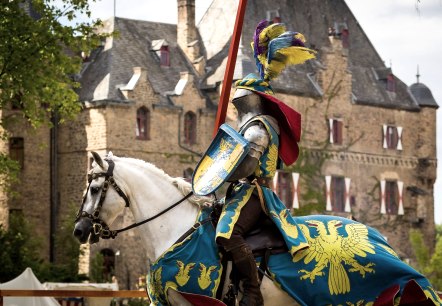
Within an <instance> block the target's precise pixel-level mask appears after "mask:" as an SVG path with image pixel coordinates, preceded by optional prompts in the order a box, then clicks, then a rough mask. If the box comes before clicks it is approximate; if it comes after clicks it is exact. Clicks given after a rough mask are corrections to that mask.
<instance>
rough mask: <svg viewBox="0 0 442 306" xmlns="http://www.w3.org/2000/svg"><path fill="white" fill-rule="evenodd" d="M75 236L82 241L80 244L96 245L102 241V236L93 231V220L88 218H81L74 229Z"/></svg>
mask: <svg viewBox="0 0 442 306" xmlns="http://www.w3.org/2000/svg"><path fill="white" fill-rule="evenodd" d="M73 234H74V236H75V238H77V239H78V241H80V243H86V242H88V240H89V243H96V242H98V240H100V236H99V235H96V234H95V233H94V231H93V223H92V220H90V219H88V218H81V219H80V220H79V221H78V222H77V223H75V227H74V233H73Z"/></svg>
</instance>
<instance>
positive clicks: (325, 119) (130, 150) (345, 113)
mask: <svg viewBox="0 0 442 306" xmlns="http://www.w3.org/2000/svg"><path fill="white" fill-rule="evenodd" d="M315 1H316V0H315ZM221 2H222V1H221ZM221 2H220V1H218V0H217V1H214V4H213V6H215V8H216V7H217V6H219V5H220V4H221ZM227 2H228V1H227ZM264 2H265V3H264ZM326 2H327V1H326ZM222 3H224V2H222ZM263 3H264V4H266V3H267V1H263ZM337 3H338V4H339V5H338V6H342V5H344V6H345V3H344V2H343V1H337ZM342 3H344V4H342ZM192 5H193V6H192ZM223 5H224V6H228V3H225V4H223ZM253 5H254V4H253V3H251V4H250V5H249V6H250V7H249V11H248V13H247V14H249V15H246V20H252V21H253V23H254V24H256V23H255V22H256V20H255V19H256V18H259V16H258V15H260V14H261V13H260V12H259V11H258V9H257V8H255V7H253ZM266 5H267V6H269V7H271V5H270V4H268V3H267V4H266ZM315 5H316V6H317V7H318V9H319V8H320V9H321V10H322V9H323V8H324V7H325V6H320V5H319V4H315V3H312V4H311V6H312V7H313V8H315V9H316V6H315ZM178 6H179V7H181V9H183V8H186V10H180V11H179V20H180V21H181V22H180V24H179V25H178V27H177V26H174V25H166V24H156V23H150V22H143V21H135V20H128V19H122V18H115V19H113V20H111V21H110V22H108V23H106V27H108V28H109V30H117V31H119V32H120V34H119V37H115V38H108V39H107V41H106V43H105V44H104V46H103V48H102V49H100V50H97V51H96V53H94V54H93V55H92V56H91V58H92V59H91V62H88V63H85V68H84V69H83V71H82V74H81V75H80V77H81V82H82V88H81V90H80V92H79V94H80V98H81V100H82V102H83V104H84V108H83V110H82V112H81V113H80V114H79V116H78V117H77V118H76V120H74V121H71V122H66V123H64V124H61V125H59V126H58V130H57V134H56V137H55V138H54V135H53V136H52V137H51V130H49V129H46V128H43V129H39V130H37V131H32V130H31V129H30V128H29V127H27V126H26V124H25V123H20V122H19V123H17V124H16V125H15V126H12V127H11V129H10V133H11V136H13V137H23V138H24V143H25V148H24V152H25V163H24V168H23V170H22V173H21V179H22V182H21V183H20V185H17V186H15V189H16V190H17V191H18V192H19V193H20V194H21V196H20V197H19V198H16V199H10V198H8V197H5V198H4V200H3V201H1V203H0V220H2V222H6V220H7V213H8V211H9V210H10V209H21V210H22V211H23V212H24V213H25V216H26V217H27V218H28V219H29V221H30V222H31V223H33V224H35V225H36V232H37V234H38V236H39V237H41V238H42V240H43V241H44V243H43V247H42V251H41V252H42V254H43V255H44V256H45V257H46V258H49V257H50V241H49V238H48V237H49V236H50V222H48V221H47V220H50V219H51V216H50V210H51V207H54V206H51V201H52V203H55V207H56V209H57V217H56V220H55V221H56V223H57V224H59V222H61V220H63V219H64V218H66V217H72V216H71V215H70V214H72V208H71V207H72V206H77V207H78V206H79V204H80V203H81V199H82V194H83V192H84V190H85V188H86V181H87V180H86V174H87V171H88V170H89V169H90V163H91V156H90V151H96V152H97V153H99V154H101V155H104V154H106V153H107V152H109V151H112V152H113V153H114V155H117V156H127V157H135V158H139V159H142V160H145V161H148V162H151V163H153V164H155V165H156V166H158V167H159V168H161V169H163V170H164V171H165V172H166V173H168V174H169V175H171V176H185V175H189V174H190V173H191V172H192V171H193V169H194V167H195V166H196V164H197V162H198V161H199V158H200V154H201V153H202V152H204V151H205V149H206V148H207V147H208V145H209V144H210V141H211V139H212V133H213V126H214V122H215V115H216V104H217V101H218V99H219V93H220V88H221V86H222V79H220V77H221V78H222V75H223V73H221V72H222V71H223V69H224V68H223V67H224V66H225V62H226V60H225V58H226V54H225V53H226V48H225V46H226V45H225V44H224V43H225V42H224V41H222V42H218V43H217V42H216V41H215V40H216V38H217V37H222V39H221V40H226V39H228V37H229V35H225V33H224V35H221V34H222V33H221V34H220V35H218V36H216V37H213V36H210V33H211V31H208V29H215V28H214V27H213V21H211V20H212V19H216V18H218V19H220V20H221V19H222V20H227V19H225V18H224V19H223V18H222V16H218V15H217V16H214V17H213V18H210V17H211V16H210V14H206V16H205V17H204V18H203V22H202V23H201V24H200V28H199V29H196V28H195V27H194V20H193V21H192V18H194V2H193V1H189V0H180V1H178ZM307 6H308V5H300V6H299V7H301V8H305V7H307ZM262 7H266V6H265V5H263V6H261V8H262ZM330 7H332V6H330ZM333 7H334V6H333ZM341 10H342V12H343V14H344V15H345V14H348V13H347V11H346V10H345V7H344V8H342V7H341ZM225 11H228V10H225ZM225 11H224V12H225ZM213 12H216V14H222V12H221V11H220V10H213ZM321 12H322V11H321ZM281 13H282V15H283V21H286V20H296V22H295V24H297V25H299V24H303V23H302V22H300V21H299V20H300V19H302V18H304V17H302V14H301V15H300V13H297V14H296V16H295V15H294V17H293V19H289V18H290V17H289V14H290V10H289V9H287V10H283V9H282V8H281ZM251 14H254V15H256V16H254V17H253V18H249V19H247V16H249V17H250V16H251ZM293 14H294V13H293ZM321 14H323V15H324V14H328V13H327V12H322V13H320V12H317V14H315V15H314V16H316V15H318V16H323V15H321ZM261 15H264V17H265V14H264V13H263V14H261ZM304 15H305V16H309V15H308V14H307V13H306V14H304ZM189 16H190V17H189ZM192 16H193V17H192ZM327 16H328V15H327ZM295 17H296V18H295ZM350 17H351V16H350ZM350 17H349V18H348V23H349V24H350V27H351V24H352V23H355V20H353V19H354V17H352V18H353V19H351V18H350ZM229 18H232V17H231V16H230V17H229ZM318 18H319V17H318ZM321 18H322V17H321ZM261 19H262V18H261ZM306 19H308V18H306ZM342 19H344V17H342ZM321 20H323V19H321ZM252 21H250V22H249V23H248V24H245V26H244V30H243V42H244V40H245V38H249V37H251V33H250V31H249V30H248V29H250V28H251V27H252V26H251V24H250V23H252ZM210 22H212V27H210ZM310 22H311V23H317V25H318V26H317V27H315V28H312V29H315V31H320V29H321V27H320V25H319V21H318V22H316V21H310ZM183 23H184V24H183ZM318 28H319V30H318ZM221 30H223V29H221V27H218V28H216V31H221ZM301 30H302V29H301ZM225 31H228V29H225V30H224V32H225ZM246 31H249V32H246ZM312 31H313V30H312ZM322 31H323V32H324V33H325V34H324V33H322V32H317V33H316V32H315V33H313V32H312V33H310V35H309V36H311V35H314V34H315V35H316V34H317V36H318V38H317V39H316V40H317V41H318V42H319V41H320V39H319V38H320V37H322V36H324V37H325V39H324V40H323V41H322V42H321V43H318V44H317V45H316V48H317V50H318V52H319V53H318V60H316V61H312V62H313V63H309V64H306V65H303V66H301V67H299V68H296V69H291V70H289V72H288V73H287V75H285V80H290V82H282V81H278V82H276V84H275V86H274V88H275V91H276V92H277V97H279V98H280V99H281V100H282V101H284V102H286V103H287V104H288V105H290V106H292V107H293V108H294V109H296V110H297V111H298V112H300V113H301V114H302V118H303V124H302V126H303V132H302V141H301V143H300V146H301V147H302V148H304V149H305V151H306V152H308V154H309V155H310V156H311V157H312V158H314V159H316V160H318V161H322V163H319V162H318V164H320V165H321V166H320V169H319V173H320V174H319V177H318V178H317V182H318V185H317V186H316V187H317V189H318V192H319V193H323V197H322V202H321V203H323V206H321V209H317V210H315V211H314V212H317V213H326V214H337V215H342V216H348V215H349V214H351V215H352V216H353V217H354V218H356V219H357V220H359V221H361V222H363V223H366V224H368V225H371V226H373V227H375V228H377V229H378V230H379V231H380V232H381V233H382V234H383V235H384V236H385V237H387V238H388V241H389V242H390V243H391V244H392V246H393V247H394V248H396V250H397V251H398V253H399V254H400V255H401V256H402V257H403V258H407V259H411V260H412V259H413V257H414V254H413V251H412V249H411V246H410V244H409V239H408V235H409V234H408V231H409V229H410V228H419V229H421V231H422V232H423V233H424V235H425V237H426V241H429V242H430V243H429V246H430V247H433V245H434V244H433V243H432V242H433V241H434V237H435V225H434V198H433V184H434V181H435V179H436V135H435V131H436V109H437V104H435V103H433V102H431V101H430V102H429V103H427V104H425V105H423V104H420V103H419V101H417V102H416V97H413V96H412V95H411V93H409V90H408V87H407V86H406V85H405V84H403V83H401V82H400V80H396V82H397V86H398V90H397V91H396V92H386V91H385V88H384V87H382V86H381V87H379V86H380V85H379V82H381V81H382V80H383V79H382V76H381V72H382V71H385V70H388V69H387V68H386V67H384V66H383V64H380V63H379V58H378V56H377V55H376V54H374V53H375V51H374V49H372V50H369V48H368V47H367V46H371V45H370V44H369V41H368V38H366V36H365V34H364V35H362V34H358V35H356V34H355V35H354V37H355V38H354V42H353V46H357V45H358V44H359V45H362V47H361V49H362V50H363V52H362V51H361V52H359V53H358V52H354V49H352V47H351V48H344V47H343V44H342V39H341V38H339V37H334V36H330V37H328V35H327V34H326V32H327V28H326V27H324V28H323V29H322ZM177 32H178V34H177ZM180 33H181V34H180ZM186 33H191V37H184V36H185V35H186ZM307 34H308V33H307ZM200 35H201V36H202V38H201V41H200V40H199V38H200ZM309 36H307V37H308V38H310V37H309ZM313 37H315V36H313ZM158 40H164V41H167V46H168V52H170V53H169V54H168V55H169V56H170V66H162V65H160V62H161V61H160V60H161V59H159V58H158V53H155V52H154V51H157V50H150V49H149V48H150V46H151V42H152V41H158ZM195 41H196V42H195ZM207 41H209V42H210V44H211V45H210V46H203V47H204V48H202V45H201V44H202V42H207ZM367 41H368V43H367ZM351 43H352V41H350V46H351ZM244 45H246V44H244ZM146 46H147V48H146ZM216 46H221V47H220V48H221V50H217V48H216ZM222 46H224V47H222ZM371 48H372V47H371ZM203 50H205V52H206V53H204V52H203ZM223 52H224V53H223ZM373 52H374V53H373ZM200 53H201V54H202V56H203V59H200V60H199V54H200ZM373 54H374V55H373ZM186 55H187V57H186ZM160 56H161V54H160ZM248 56H250V54H249V53H248V51H246V50H245V49H244V53H242V54H241V59H240V60H239V61H243V60H244V61H246V60H247V61H248V62H252V60H251V59H250V58H247V57H248ZM361 63H362V64H361ZM367 63H368V64H367ZM358 65H359V66H358ZM361 65H362V66H363V67H362V66H361ZM364 65H366V66H364ZM370 65H371V66H370ZM249 66H250V65H241V69H242V70H241V71H243V72H244V73H246V72H247V71H246V70H247V68H245V67H249ZM360 66H361V67H362V68H361V67H360ZM204 68H206V69H204ZM376 69H378V70H376ZM205 73H206V74H205ZM365 79H366V80H369V81H363V80H365ZM379 88H381V89H379ZM407 92H408V93H407ZM367 93H372V95H371V96H369V95H368V94H367ZM433 100H434V99H433ZM382 103H384V104H382ZM395 103H396V104H395ZM407 103H408V104H407ZM410 105H411V106H410ZM140 109H144V110H145V111H147V114H148V130H149V131H148V137H147V139H139V137H137V134H136V130H137V120H138V118H137V111H138V110H140ZM186 114H191V116H194V117H192V118H194V119H195V122H196V125H195V126H196V135H197V137H196V138H195V141H186V140H187V137H188V135H186V132H185V131H186V126H185V125H186V123H185V122H186V119H185V118H186ZM228 116H229V118H228V120H229V121H232V119H233V118H234V110H232V109H231V108H229V110H228ZM329 119H337V120H339V121H341V122H342V143H341V144H336V143H330V126H329V123H330V121H329ZM384 125H392V126H400V127H402V137H401V141H402V149H400V150H398V149H386V148H384V143H383V142H384V139H383V129H384ZM51 139H52V140H53V141H52V142H51ZM54 140H56V141H55V142H54ZM2 145H3V146H5V149H7V144H4V143H3V144H2ZM53 145H56V147H57V160H56V161H57V164H56V165H54V164H53V163H54V162H53V161H52V162H51V158H50V156H51V154H50V151H51V148H52V146H53ZM286 170H288V171H293V170H290V168H288V169H286ZM51 171H56V172H57V175H56V176H54V175H53V176H52V183H53V184H52V185H51ZM327 176H337V177H345V178H347V179H350V181H351V184H350V188H349V190H348V192H347V193H346V196H347V197H348V199H349V203H350V211H349V212H348V211H346V212H333V211H328V210H327V207H326V204H325V203H326V197H327V196H328V194H329V191H327V189H326V177H327ZM54 179H56V181H57V184H56V186H54ZM388 180H393V181H399V182H403V189H402V197H401V200H402V203H403V210H404V213H403V214H388V213H382V207H381V206H382V205H381V204H382V190H381V189H382V187H381V185H382V182H383V181H388ZM305 184H306V181H305V178H304V177H303V174H302V171H300V181H299V186H298V192H299V199H300V203H299V205H300V208H305V206H306V204H305V203H303V202H302V201H301V200H302V195H303V194H305V192H306V190H307V187H306V186H305ZM51 186H52V187H51ZM54 190H55V192H56V193H57V194H58V196H57V199H55V200H54V199H53V197H51V194H53V193H54ZM51 191H52V193H51ZM350 199H351V200H350ZM54 201H55V202H54ZM321 205H322V204H321ZM293 213H294V214H297V211H296V209H294V210H293ZM132 222H133V220H132V217H131V215H130V214H125V215H124V216H120V217H118V218H117V220H116V222H115V224H113V225H112V226H111V228H121V227H123V226H126V225H129V224H130V223H132ZM123 235H124V237H122V236H123ZM103 250H111V252H112V253H113V254H114V256H113V259H112V260H113V262H114V264H113V266H114V273H115V274H116V276H117V279H118V281H119V285H120V288H135V284H136V282H137V279H138V277H139V276H140V275H142V274H145V273H146V272H147V269H148V264H149V263H148V262H147V259H146V257H145V254H144V253H145V252H144V251H143V250H142V249H141V247H140V239H139V237H138V232H137V230H136V229H135V230H130V231H128V232H126V233H123V234H121V235H120V236H118V237H117V238H116V239H115V240H110V241H103V240H102V241H100V242H99V243H98V244H96V245H92V246H90V247H87V252H86V254H87V257H88V258H83V260H82V267H81V270H82V271H88V269H89V267H88V264H89V262H90V261H89V259H90V258H93V257H94V256H95V255H96V254H97V253H99V252H102V251H103ZM60 260H62V259H60Z"/></svg>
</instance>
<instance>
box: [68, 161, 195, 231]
mask: <svg viewBox="0 0 442 306" xmlns="http://www.w3.org/2000/svg"><path fill="white" fill-rule="evenodd" d="M106 161H107V163H108V164H109V167H108V169H107V172H102V173H92V174H88V183H89V184H88V186H87V190H86V194H85V195H84V197H83V202H82V203H81V207H80V209H79V210H78V213H77V216H76V218H75V221H74V222H78V221H79V220H80V218H88V219H90V220H91V221H92V228H93V231H94V234H95V235H97V236H99V237H100V238H102V239H110V238H112V239H114V238H115V237H116V236H117V235H118V234H119V233H121V232H124V231H127V230H130V229H132V228H135V227H137V226H140V225H143V224H145V223H147V222H149V221H152V220H154V219H156V218H158V217H159V216H161V215H162V214H164V213H166V212H168V211H169V210H171V209H172V208H174V207H176V206H178V205H179V204H180V203H182V202H184V201H185V200H187V199H188V198H190V197H191V196H192V195H193V192H192V191H191V192H189V193H188V194H187V195H185V196H184V197H183V198H181V199H180V200H178V201H177V202H175V203H174V204H172V205H171V206H169V207H167V208H166V209H164V210H162V211H160V212H159V213H157V214H156V215H154V216H152V217H150V218H148V219H145V220H143V221H140V222H136V223H133V224H131V225H129V226H126V227H124V228H121V229H118V230H110V229H109V226H108V225H107V224H106V222H104V221H103V220H101V219H100V210H101V208H102V206H103V202H104V199H105V197H106V192H107V190H108V189H109V185H110V186H112V187H113V188H114V189H115V191H116V192H117V193H118V194H119V195H120V197H122V198H123V199H124V201H125V202H126V207H129V206H130V201H129V198H128V197H127V196H126V194H125V193H124V192H123V191H122V190H121V188H120V187H118V185H117V183H116V182H115V180H114V177H113V171H114V168H115V163H114V161H113V160H106ZM99 177H104V183H103V187H102V191H101V195H100V200H99V202H98V205H97V207H96V208H95V210H94V212H93V213H92V214H90V213H88V212H86V211H84V210H83V207H84V203H85V202H86V198H87V194H88V192H89V188H90V186H91V183H92V181H93V180H95V179H98V178H99Z"/></svg>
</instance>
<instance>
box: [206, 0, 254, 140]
mask: <svg viewBox="0 0 442 306" xmlns="http://www.w3.org/2000/svg"><path fill="white" fill-rule="evenodd" d="M246 4H247V0H239V5H238V12H237V13H236V20H235V27H234V29H233V35H232V41H231V43H230V48H229V56H228V58H227V66H226V71H225V72H224V82H223V88H222V90H221V96H220V98H219V103H218V111H217V113H216V120H215V129H214V131H213V136H215V135H216V133H217V132H218V128H219V127H220V125H221V124H223V123H224V121H225V120H226V112H227V105H228V103H229V97H230V89H231V88H232V79H233V72H234V71H235V63H236V56H237V54H238V46H239V39H240V38H241V30H242V25H243V21H244V15H245V12H246Z"/></svg>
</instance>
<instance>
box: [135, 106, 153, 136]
mask: <svg viewBox="0 0 442 306" xmlns="http://www.w3.org/2000/svg"><path fill="white" fill-rule="evenodd" d="M135 133H136V136H137V139H141V140H148V139H150V112H149V110H148V109H147V108H145V107H140V108H139V109H138V110H137V128H136V130H135Z"/></svg>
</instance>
